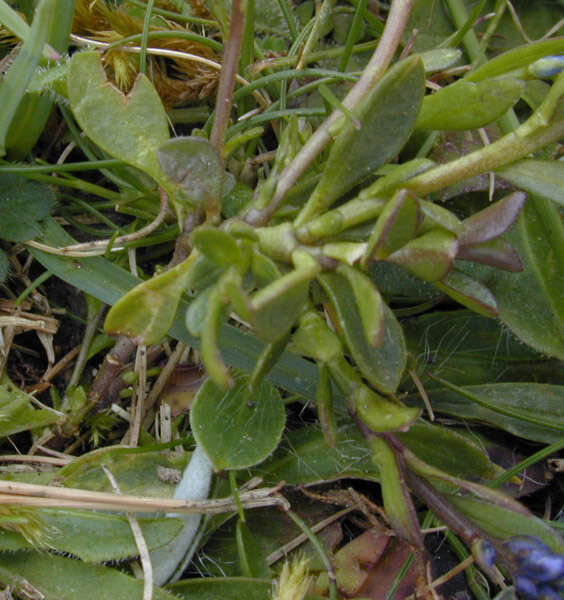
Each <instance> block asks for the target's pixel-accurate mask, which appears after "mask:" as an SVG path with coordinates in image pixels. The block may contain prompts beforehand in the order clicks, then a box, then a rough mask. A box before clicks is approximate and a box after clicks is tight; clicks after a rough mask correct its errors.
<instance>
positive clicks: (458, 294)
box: [434, 270, 514, 317]
mask: <svg viewBox="0 0 564 600" xmlns="http://www.w3.org/2000/svg"><path fill="white" fill-rule="evenodd" d="M496 273H497V271H496ZM499 273H500V275H498V276H499V277H501V276H502V275H501V273H503V271H499ZM511 277H514V275H513V274H511ZM434 284H435V286H436V287H438V288H439V290H441V291H442V292H444V293H445V294H448V295H449V296H450V297H451V298H454V300H456V301H457V302H459V303H460V304H462V306H465V307H466V308H469V309H470V310H473V311H474V312H477V313H478V314H479V315H484V316H485V317H496V316H497V314H498V306H497V302H496V298H495V297H494V295H493V294H492V293H491V291H490V290H489V289H488V288H487V287H486V286H485V285H484V284H482V283H480V282H479V281H478V280H476V279H473V278H472V277H469V276H468V275H465V274H464V273H462V272H460V271H457V270H453V271H451V272H450V273H449V274H448V275H447V276H446V277H444V278H443V279H442V280H441V281H435V282H434Z"/></svg>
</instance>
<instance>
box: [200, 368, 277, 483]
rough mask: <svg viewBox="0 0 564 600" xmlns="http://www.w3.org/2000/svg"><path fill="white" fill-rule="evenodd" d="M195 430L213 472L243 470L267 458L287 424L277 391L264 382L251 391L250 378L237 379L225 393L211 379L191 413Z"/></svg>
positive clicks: (204, 386) (203, 388)
mask: <svg viewBox="0 0 564 600" xmlns="http://www.w3.org/2000/svg"><path fill="white" fill-rule="evenodd" d="M190 422H191V425H192V431H193V433H194V436H195V437H196V440H197V441H198V443H199V444H200V445H201V446H202V448H203V449H204V450H205V452H206V454H207V455H208V457H209V458H210V460H211V461H212V463H213V466H214V469H216V470H217V471H221V470H223V469H243V468H246V467H250V466H252V465H256V464H257V463H260V462H262V461H263V460H264V459H265V458H267V457H268V456H269V455H270V454H271V453H272V452H273V451H274V449H275V448H276V446H277V445H278V442H279V441H280V438H281V436H282V432H283V430H284V424H285V422H286V414H285V410H284V403H283V402H282V399H281V397H280V394H279V392H278V390H277V389H276V388H275V387H274V386H272V385H271V384H269V383H266V382H264V381H263V382H261V383H260V384H258V385H257V386H255V388H254V389H253V391H252V392H251V391H250V390H249V378H248V377H247V376H238V377H237V378H235V381H234V385H233V387H232V388H231V389H229V390H228V391H226V392H224V391H222V390H220V389H219V388H218V387H217V386H216V385H215V384H214V383H213V382H212V381H211V380H208V381H206V383H204V385H203V386H202V387H201V388H200V390H199V392H198V394H197V395H196V398H195V400H194V404H193V405H192V410H191V412H190Z"/></svg>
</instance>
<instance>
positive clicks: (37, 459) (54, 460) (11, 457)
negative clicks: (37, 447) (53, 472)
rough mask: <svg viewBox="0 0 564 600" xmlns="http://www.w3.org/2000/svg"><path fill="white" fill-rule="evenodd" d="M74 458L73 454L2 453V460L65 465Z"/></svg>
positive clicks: (0, 460)
mask: <svg viewBox="0 0 564 600" xmlns="http://www.w3.org/2000/svg"><path fill="white" fill-rule="evenodd" d="M73 460H74V457H73V456H65V457H64V458H63V457H60V456H58V457H54V456H29V455H28V454H0V462H30V463H44V464H47V465H55V466H56V467H64V466H65V465H68V464H69V463H70V462H72V461H73Z"/></svg>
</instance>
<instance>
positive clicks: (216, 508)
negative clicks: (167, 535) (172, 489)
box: [0, 481, 290, 515]
mask: <svg viewBox="0 0 564 600" xmlns="http://www.w3.org/2000/svg"><path fill="white" fill-rule="evenodd" d="M281 487H282V486H281V485H278V486H276V487H271V488H260V489H256V490H251V491H248V492H243V493H242V494H240V496H239V498H240V501H241V504H242V506H243V508H261V507H266V506H278V507H280V508H282V509H283V510H288V509H289V508H290V504H289V502H288V501H287V500H286V499H285V498H284V497H283V496H281V495H280V494H279V493H278V492H279V491H280V488H281ZM0 505H19V506H37V507H40V506H42V507H49V508H82V509H93V510H110V511H130V512H177V513H185V514H190V513H192V514H208V515H215V514H221V513H226V512H231V511H236V510H237V504H236V503H235V500H234V499H233V498H219V499H216V500H176V499H172V498H149V497H144V496H129V495H125V494H112V493H107V492H90V491H88V490H78V489H73V488H59V487H51V486H48V485H36V484H33V483H19V482H16V481H0Z"/></svg>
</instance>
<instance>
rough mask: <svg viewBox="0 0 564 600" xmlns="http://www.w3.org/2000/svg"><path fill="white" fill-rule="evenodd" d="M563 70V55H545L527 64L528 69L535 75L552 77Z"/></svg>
mask: <svg viewBox="0 0 564 600" xmlns="http://www.w3.org/2000/svg"><path fill="white" fill-rule="evenodd" d="M562 70H564V56H563V55H555V56H545V57H543V58H539V59H538V60H535V62H534V63H532V64H530V65H529V68H528V71H529V73H531V75H534V76H535V77H540V78H541V79H542V78H544V77H552V76H553V75H558V73H560V72H561V71H562Z"/></svg>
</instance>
